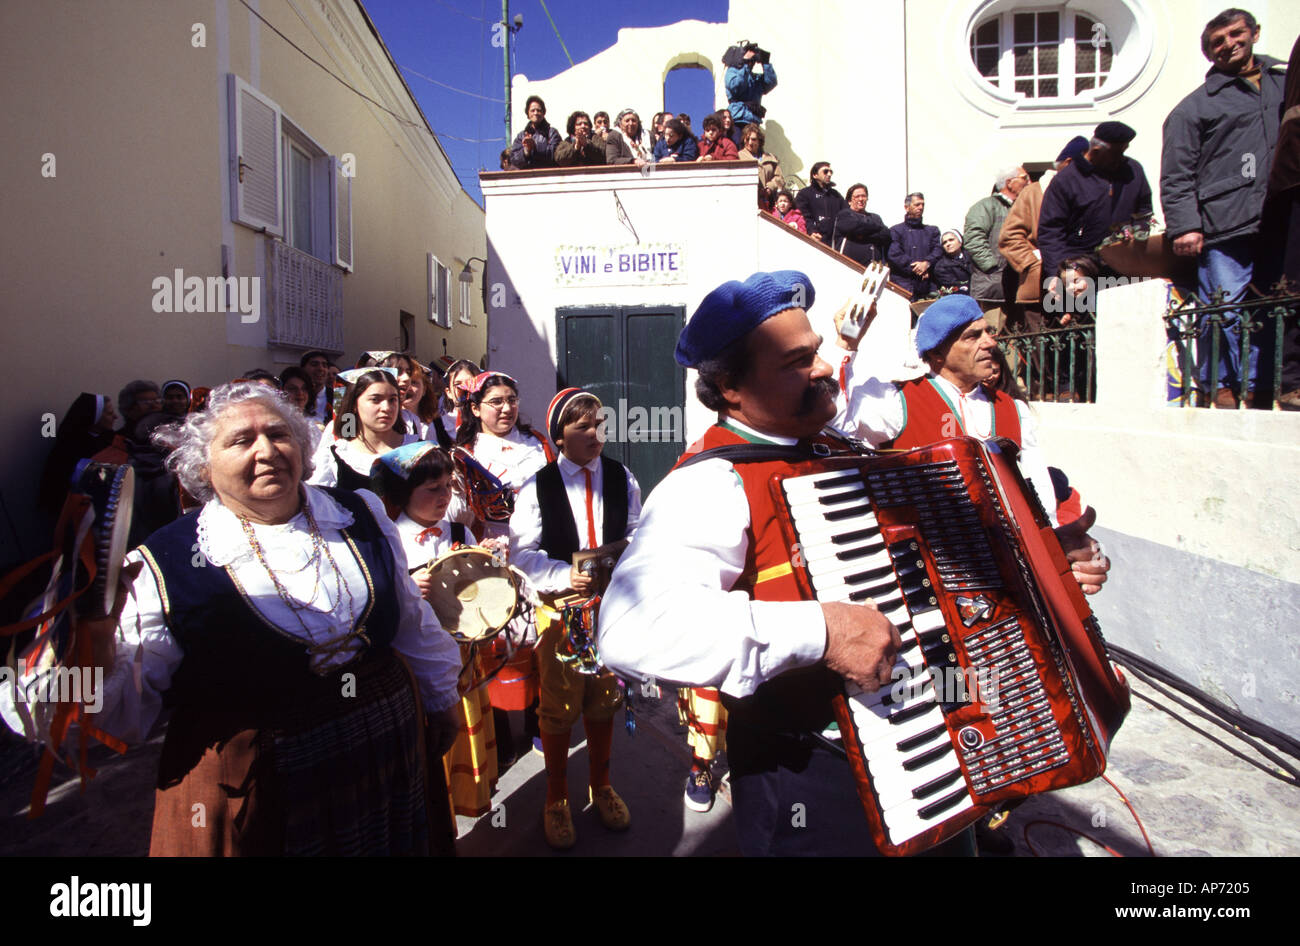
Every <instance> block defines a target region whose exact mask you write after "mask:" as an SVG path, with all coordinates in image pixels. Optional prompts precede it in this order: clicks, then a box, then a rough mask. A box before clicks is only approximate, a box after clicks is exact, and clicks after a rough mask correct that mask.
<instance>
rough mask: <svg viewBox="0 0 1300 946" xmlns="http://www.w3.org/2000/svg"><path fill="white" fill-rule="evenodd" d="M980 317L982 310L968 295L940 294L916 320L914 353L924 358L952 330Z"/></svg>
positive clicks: (982, 315) (941, 342) (982, 314)
mask: <svg viewBox="0 0 1300 946" xmlns="http://www.w3.org/2000/svg"><path fill="white" fill-rule="evenodd" d="M982 318H984V311H983V310H982V309H981V308H980V304H979V303H978V302H976V301H975V300H974V299H972V298H971V297H970V296H968V295H965V294H963V293H959V292H954V293H952V294H951V295H947V296H940V297H939V300H938V301H937V302H935V303H934V304H933V305H931V306H930V307H929V308H928V309H926V310H925V311H924V312H922V313H921V318H920V319H918V320H917V323H916V353H917V354H918V355H920V356H921V357H922V358H924V357H925V356H926V355H927V354H928V353H929V352H931V351H933V350H934V349H936V348H938V347H939V346H940V345H942V344H943V342H944V339H946V338H947V337H948V336H949V335H951V334H952V333H953V332H955V331H957V330H958V329H963V328H965V327H966V326H967V325H970V324H971V323H972V322H974V321H975V320H976V319H982Z"/></svg>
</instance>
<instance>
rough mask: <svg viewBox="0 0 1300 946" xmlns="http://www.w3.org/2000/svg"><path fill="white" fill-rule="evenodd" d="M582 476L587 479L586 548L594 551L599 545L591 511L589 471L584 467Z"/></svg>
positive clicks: (594, 520) (594, 519) (593, 515)
mask: <svg viewBox="0 0 1300 946" xmlns="http://www.w3.org/2000/svg"><path fill="white" fill-rule="evenodd" d="M582 475H583V476H585V477H586V478H587V548H589V549H594V548H595V547H596V546H597V545H598V544H599V543H598V542H597V541H596V516H595V514H594V513H592V511H591V470H588V469H586V468H585V467H584V468H583V470H582Z"/></svg>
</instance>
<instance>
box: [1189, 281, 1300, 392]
mask: <svg viewBox="0 0 1300 946" xmlns="http://www.w3.org/2000/svg"><path fill="white" fill-rule="evenodd" d="M1298 310H1300V293H1297V292H1293V291H1291V292H1288V291H1285V290H1284V289H1283V288H1282V287H1281V286H1279V287H1276V288H1275V290H1274V291H1273V292H1269V293H1261V292H1259V291H1258V290H1257V289H1256V288H1255V286H1254V285H1253V284H1252V285H1249V286H1247V287H1246V288H1245V289H1244V290H1242V292H1241V293H1240V295H1238V297H1237V298H1236V299H1228V298H1227V295H1226V293H1224V292H1223V291H1222V290H1219V291H1216V292H1215V293H1214V294H1213V295H1212V296H1211V298H1210V300H1209V301H1208V302H1205V301H1202V300H1201V299H1198V298H1197V297H1196V296H1188V297H1187V298H1186V299H1185V300H1184V301H1182V302H1176V301H1171V303H1170V306H1169V309H1168V311H1166V312H1165V326H1166V330H1167V331H1168V334H1169V340H1170V343H1171V345H1172V347H1173V352H1174V356H1175V363H1176V369H1177V374H1176V380H1177V382H1178V383H1177V384H1175V385H1173V388H1174V390H1172V391H1171V401H1172V402H1174V403H1177V404H1180V405H1182V406H1184V407H1208V406H1209V405H1210V404H1211V403H1217V404H1218V405H1219V406H1221V407H1227V406H1232V404H1233V402H1237V403H1240V404H1242V405H1245V404H1253V405H1254V406H1257V407H1277V406H1278V400H1279V398H1280V397H1281V396H1282V393H1283V392H1282V366H1283V359H1284V356H1285V354H1286V352H1285V351H1284V344H1283V342H1284V336H1285V333H1286V327H1287V324H1288V323H1290V324H1292V325H1294V324H1295V321H1296V317H1297V311H1298ZM1252 344H1253V345H1254V346H1256V347H1257V349H1258V356H1257V368H1256V377H1255V378H1252V377H1251V372H1250V371H1249V370H1244V369H1245V368H1247V367H1248V366H1249V364H1250V360H1251V348H1252ZM1234 349H1235V355H1234V354H1233V350H1234ZM1293 357H1294V356H1293ZM1234 361H1235V365H1236V367H1232V364H1233V362H1234ZM1210 365H1217V366H1220V369H1221V370H1220V371H1219V372H1217V373H1216V372H1211V371H1209V370H1207V369H1208V368H1209V366H1210ZM1224 369H1226V370H1224ZM1203 378H1204V379H1205V380H1204V381H1202V379H1203ZM1256 382H1259V383H1256ZM1252 388H1253V396H1252ZM1224 389H1226V390H1227V391H1229V392H1231V394H1230V395H1228V396H1225V395H1224V394H1223V393H1222V392H1223V391H1224Z"/></svg>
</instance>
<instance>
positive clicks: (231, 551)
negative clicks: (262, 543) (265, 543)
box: [198, 486, 353, 568]
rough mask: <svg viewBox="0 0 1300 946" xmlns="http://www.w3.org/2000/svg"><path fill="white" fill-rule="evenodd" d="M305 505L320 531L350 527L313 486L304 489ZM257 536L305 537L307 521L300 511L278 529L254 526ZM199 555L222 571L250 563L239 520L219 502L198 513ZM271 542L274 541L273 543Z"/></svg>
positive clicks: (349, 515) (346, 515)
mask: <svg viewBox="0 0 1300 946" xmlns="http://www.w3.org/2000/svg"><path fill="white" fill-rule="evenodd" d="M303 489H304V490H305V492H306V494H307V504H308V505H309V506H310V507H311V514H312V516H313V517H314V518H315V519H316V525H317V526H319V527H320V529H321V530H322V531H324V530H328V529H345V528H347V527H348V526H350V525H352V522H353V519H352V513H350V512H348V511H347V510H346V509H344V508H343V507H342V506H341V505H339V504H338V503H337V502H335V501H334V499H333V498H332V497H331V496H329V495H328V494H327V493H324V492H322V491H321V490H318V489H316V488H315V487H312V486H304V487H303ZM253 528H254V530H256V531H257V532H258V534H259V536H263V537H266V536H275V535H286V534H288V533H290V532H293V531H295V530H298V531H301V532H302V534H303V535H306V534H307V517H306V516H304V515H303V514H302V512H301V511H300V512H299V513H298V515H296V516H294V517H293V518H292V519H290V520H289V521H288V522H286V523H283V524H281V525H274V526H268V525H257V524H254V525H253ZM198 531H199V551H200V552H202V553H203V556H204V558H206V559H207V560H208V561H209V562H211V563H212V564H213V565H216V566H217V567H219V568H225V567H226V566H227V565H233V564H236V563H237V562H239V561H240V560H242V559H250V560H251V559H252V558H253V550H252V548H251V547H250V546H249V544H248V536H246V535H245V534H244V527H243V526H242V525H240V523H239V517H238V516H236V515H235V514H234V513H233V512H231V511H230V510H229V509H227V508H226V507H225V506H223V505H222V504H221V501H220V500H218V499H215V498H214V499H211V500H209V501H208V503H207V504H206V505H205V506H204V507H203V509H202V510H201V511H200V512H199V528H198ZM272 541H273V540H272Z"/></svg>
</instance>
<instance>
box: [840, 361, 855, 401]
mask: <svg viewBox="0 0 1300 946" xmlns="http://www.w3.org/2000/svg"><path fill="white" fill-rule="evenodd" d="M852 357H853V356H852V355H845V356H844V360H843V361H841V362H840V393H841V394H843V395H844V396H845V397H848V396H849V386H848V378H847V377H845V373H846V372H847V371H848V367H849V359H850V358H852Z"/></svg>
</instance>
